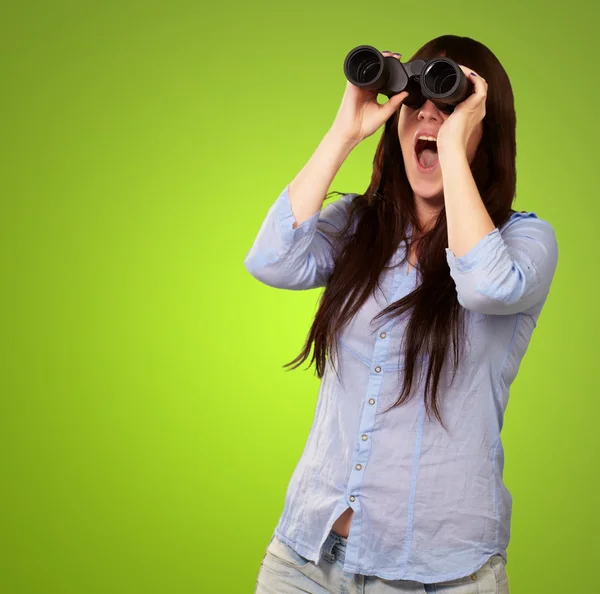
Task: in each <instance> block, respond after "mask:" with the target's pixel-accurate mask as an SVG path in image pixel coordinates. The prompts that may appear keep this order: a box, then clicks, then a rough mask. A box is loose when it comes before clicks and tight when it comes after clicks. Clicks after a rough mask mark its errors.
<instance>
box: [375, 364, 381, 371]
mask: <svg viewBox="0 0 600 594" xmlns="http://www.w3.org/2000/svg"><path fill="white" fill-rule="evenodd" d="M375 371H376V372H377V373H379V372H380V371H381V367H379V365H378V366H377V367H375Z"/></svg>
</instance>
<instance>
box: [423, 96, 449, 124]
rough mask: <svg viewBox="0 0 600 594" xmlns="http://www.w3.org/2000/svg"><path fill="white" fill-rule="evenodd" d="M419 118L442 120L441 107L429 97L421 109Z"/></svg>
mask: <svg viewBox="0 0 600 594" xmlns="http://www.w3.org/2000/svg"><path fill="white" fill-rule="evenodd" d="M417 119H419V120H425V119H428V120H438V121H440V122H441V121H442V120H443V118H442V115H441V113H440V111H439V109H438V108H437V107H436V106H435V105H434V104H433V103H432V102H431V101H430V100H429V99H427V101H425V103H423V105H422V106H421V108H420V109H419V113H418V116H417Z"/></svg>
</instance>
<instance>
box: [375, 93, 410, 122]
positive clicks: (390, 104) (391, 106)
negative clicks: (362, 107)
mask: <svg viewBox="0 0 600 594" xmlns="http://www.w3.org/2000/svg"><path fill="white" fill-rule="evenodd" d="M407 97H408V91H402V92H401V93H398V94H397V95H394V96H393V97H390V98H389V99H388V100H387V101H386V102H385V103H384V104H383V105H381V109H382V110H383V113H384V116H385V119H386V120H387V119H388V118H389V117H390V116H391V115H392V114H393V113H394V112H395V111H396V110H397V109H399V108H400V105H401V104H402V102H403V101H404V100H405V99H406V98H407Z"/></svg>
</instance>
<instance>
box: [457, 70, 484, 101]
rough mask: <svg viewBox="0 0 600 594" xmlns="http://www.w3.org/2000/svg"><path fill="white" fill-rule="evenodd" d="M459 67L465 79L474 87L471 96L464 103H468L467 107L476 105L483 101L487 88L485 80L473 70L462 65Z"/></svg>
mask: <svg viewBox="0 0 600 594" xmlns="http://www.w3.org/2000/svg"><path fill="white" fill-rule="evenodd" d="M459 66H460V68H461V69H462V71H463V72H464V73H465V76H466V77H467V79H468V80H469V81H470V82H471V84H472V85H473V86H474V89H473V94H472V95H471V96H470V97H469V98H468V99H467V100H466V101H465V103H468V104H469V105H477V104H478V103H480V102H481V101H485V98H486V96H487V88H488V84H487V82H486V80H485V79H484V78H482V77H481V76H479V75H478V74H477V72H475V71H474V70H473V69H471V68H466V67H465V66H463V65H462V64H459Z"/></svg>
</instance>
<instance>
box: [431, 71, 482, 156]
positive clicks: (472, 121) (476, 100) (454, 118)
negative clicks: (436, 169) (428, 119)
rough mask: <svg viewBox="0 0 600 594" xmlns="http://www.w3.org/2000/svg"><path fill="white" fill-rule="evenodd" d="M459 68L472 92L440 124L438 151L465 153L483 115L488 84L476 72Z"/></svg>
mask: <svg viewBox="0 0 600 594" xmlns="http://www.w3.org/2000/svg"><path fill="white" fill-rule="evenodd" d="M459 68H461V69H462V71H463V72H464V73H465V76H466V77H467V79H468V80H469V81H470V84H472V85H474V87H475V88H474V91H473V93H472V94H471V95H470V96H469V97H467V99H465V100H464V101H461V102H460V103H459V104H458V105H457V106H456V107H455V109H454V111H453V112H452V113H451V114H450V116H449V117H448V118H447V119H446V121H445V122H444V123H443V124H442V125H441V126H440V129H439V130H438V135H437V146H438V153H439V152H440V151H442V152H443V151H447V150H450V151H453V152H454V151H456V150H461V151H464V152H465V154H466V150H467V143H468V141H469V138H470V137H471V134H472V133H473V130H475V128H476V127H477V125H478V124H479V122H481V120H483V118H484V116H485V100H486V97H487V89H488V84H487V82H486V81H485V79H483V78H481V77H480V76H479V75H478V74H477V73H474V74H471V73H472V72H473V70H471V69H470V68H466V67H464V66H461V65H460V64H459Z"/></svg>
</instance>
